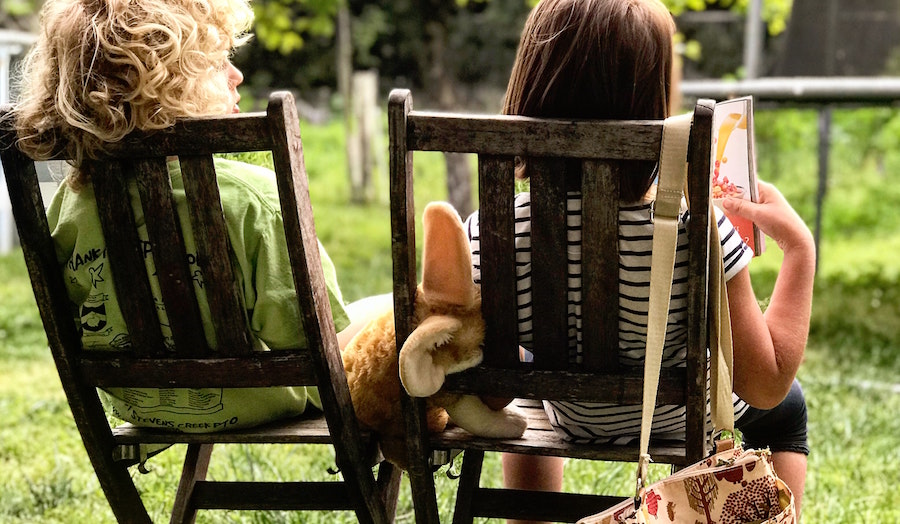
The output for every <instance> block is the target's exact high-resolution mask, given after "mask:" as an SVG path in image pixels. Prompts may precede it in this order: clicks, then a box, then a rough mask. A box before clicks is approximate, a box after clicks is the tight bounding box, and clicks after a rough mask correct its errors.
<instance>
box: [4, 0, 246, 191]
mask: <svg viewBox="0 0 900 524" xmlns="http://www.w3.org/2000/svg"><path fill="white" fill-rule="evenodd" d="M252 21H253V12H252V10H251V9H250V6H249V4H248V1H247V0H48V1H47V3H46V4H45V5H44V7H43V8H42V10H41V33H40V35H39V37H38V41H37V43H36V44H35V46H34V47H33V48H32V49H31V51H30V52H29V54H28V56H27V57H26V59H25V61H24V63H23V75H22V76H21V88H20V96H19V99H18V103H17V107H16V110H15V126H16V130H17V133H18V137H19V141H18V145H19V148H20V149H21V150H22V151H24V152H25V153H26V154H28V155H30V156H32V157H33V158H36V159H47V158H51V157H53V156H55V155H56V154H59V153H62V152H65V154H66V156H68V157H69V158H71V159H72V164H73V165H74V166H76V167H77V166H79V165H80V164H81V162H82V161H83V160H84V159H85V158H97V157H98V156H99V155H100V154H101V153H102V152H103V148H104V144H106V143H110V142H116V141H118V140H121V139H122V138H123V137H124V136H125V135H127V134H128V133H129V132H131V131H134V130H138V129H139V130H153V129H160V128H164V127H167V126H170V125H172V124H173V123H174V121H175V120H176V119H177V118H180V117H194V116H203V115H211V114H224V113H227V112H229V109H230V108H229V107H228V104H229V98H230V94H229V87H228V84H227V78H226V74H224V70H225V68H226V67H227V66H228V58H229V55H230V53H231V52H232V50H233V49H234V48H235V47H236V46H238V45H241V44H243V43H244V42H245V41H246V40H247V39H248V36H247V31H248V30H249V29H250V26H251V24H252ZM76 171H77V170H76ZM75 176H76V178H77V177H78V176H79V175H78V174H77V173H76V174H75Z"/></svg>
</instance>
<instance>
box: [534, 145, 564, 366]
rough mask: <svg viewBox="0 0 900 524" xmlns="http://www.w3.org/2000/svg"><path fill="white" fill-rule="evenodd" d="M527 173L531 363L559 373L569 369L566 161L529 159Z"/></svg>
mask: <svg viewBox="0 0 900 524" xmlns="http://www.w3.org/2000/svg"><path fill="white" fill-rule="evenodd" d="M528 169H529V175H530V178H531V290H532V300H531V305H532V326H533V331H534V348H533V352H534V364H535V367H537V368H539V369H565V368H566V367H568V365H569V351H566V350H565V348H568V346H569V342H568V339H569V321H568V306H567V296H566V295H567V288H568V277H567V275H568V255H567V251H566V246H567V238H566V237H567V235H566V217H567V211H566V181H567V176H566V162H565V161H564V160H562V159H559V158H530V159H529V160H528Z"/></svg>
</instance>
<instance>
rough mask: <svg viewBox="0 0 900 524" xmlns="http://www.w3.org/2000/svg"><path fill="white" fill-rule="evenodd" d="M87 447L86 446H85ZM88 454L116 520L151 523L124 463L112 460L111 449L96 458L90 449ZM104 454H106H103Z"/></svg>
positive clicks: (136, 523)
mask: <svg viewBox="0 0 900 524" xmlns="http://www.w3.org/2000/svg"><path fill="white" fill-rule="evenodd" d="M86 447H87V446H86ZM88 454H89V456H90V458H91V460H92V462H93V463H94V472H95V473H96V474H97V480H98V481H99V482H100V486H101V487H102V488H103V493H104V494H105V495H106V500H107V501H108V502H109V506H110V509H112V512H113V514H114V515H115V517H116V520H117V521H118V522H133V523H135V524H138V523H146V524H152V523H153V521H152V520H151V519H150V515H149V514H148V513H147V508H146V507H145V506H144V503H143V501H142V500H141V495H140V493H139V492H138V490H137V487H135V485H134V480H133V479H132V478H131V474H130V473H129V471H128V468H127V466H125V465H124V464H117V463H116V462H115V461H114V460H113V454H112V450H110V452H109V453H108V456H104V457H103V458H102V459H97V458H96V457H95V456H94V455H93V454H91V450H89V451H88ZM104 455H106V454H104Z"/></svg>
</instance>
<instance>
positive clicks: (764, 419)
mask: <svg viewBox="0 0 900 524" xmlns="http://www.w3.org/2000/svg"><path fill="white" fill-rule="evenodd" d="M806 421H807V416H806V399H805V398H804V397H803V389H802V388H801V387H800V383H799V382H797V379H794V384H793V385H791V390H790V392H789V393H788V395H787V397H785V398H784V400H782V401H781V404H778V405H777V406H775V407H774V408H772V409H756V408H754V407H752V406H751V407H749V408H748V409H747V411H746V412H745V413H744V414H743V416H741V418H739V419H738V420H737V421H735V427H736V428H737V429H738V430H740V432H741V434H742V435H743V447H744V449H750V448H753V449H764V448H769V449H770V450H771V451H772V452H776V451H791V452H795V453H803V454H804V455H809V442H808V440H807V432H806Z"/></svg>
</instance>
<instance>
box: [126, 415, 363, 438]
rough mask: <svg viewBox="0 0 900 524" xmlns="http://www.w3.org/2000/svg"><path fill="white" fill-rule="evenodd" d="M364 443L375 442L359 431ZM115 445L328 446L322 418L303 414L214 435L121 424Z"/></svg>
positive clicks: (322, 416)
mask: <svg viewBox="0 0 900 524" xmlns="http://www.w3.org/2000/svg"><path fill="white" fill-rule="evenodd" d="M360 434H361V436H362V438H363V440H364V441H365V442H374V439H373V435H372V433H371V432H369V431H366V430H363V429H360ZM113 436H114V438H115V440H116V443H117V444H228V443H269V444H331V443H332V438H331V435H330V434H329V433H328V425H327V424H326V422H325V416H324V415H322V414H321V413H317V415H316V416H309V415H303V416H299V417H295V418H290V419H286V420H281V421H277V422H272V423H269V424H264V425H261V426H257V427H253V428H249V429H242V430H232V431H222V432H216V433H182V432H175V431H165V430H160V429H155V428H145V427H139V426H135V425H133V424H122V425H121V426H118V427H116V428H114V429H113Z"/></svg>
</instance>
